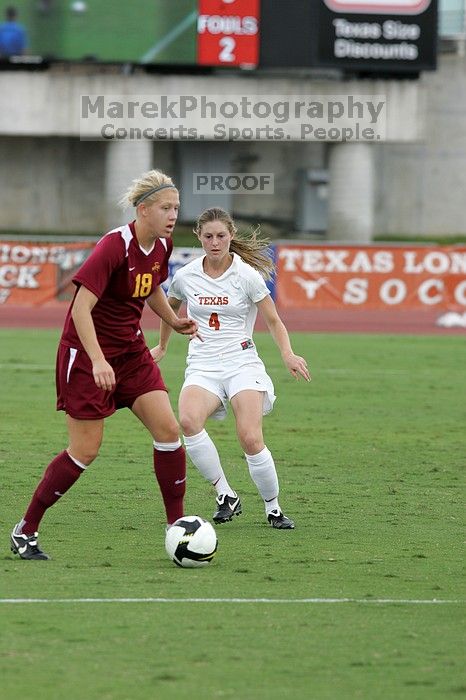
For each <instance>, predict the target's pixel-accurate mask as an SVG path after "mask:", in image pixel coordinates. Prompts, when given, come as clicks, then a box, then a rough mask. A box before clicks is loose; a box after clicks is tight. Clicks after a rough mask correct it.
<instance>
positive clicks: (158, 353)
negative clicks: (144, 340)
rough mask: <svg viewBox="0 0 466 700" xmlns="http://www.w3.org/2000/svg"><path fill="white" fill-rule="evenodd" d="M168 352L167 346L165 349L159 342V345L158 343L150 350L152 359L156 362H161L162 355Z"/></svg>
mask: <svg viewBox="0 0 466 700" xmlns="http://www.w3.org/2000/svg"><path fill="white" fill-rule="evenodd" d="M166 352H167V350H166V348H165V349H164V348H162V346H161V345H160V344H159V345H156V346H155V348H152V350H151V351H150V354H151V355H152V359H153V360H154V362H160V360H161V359H162V357H165V353H166Z"/></svg>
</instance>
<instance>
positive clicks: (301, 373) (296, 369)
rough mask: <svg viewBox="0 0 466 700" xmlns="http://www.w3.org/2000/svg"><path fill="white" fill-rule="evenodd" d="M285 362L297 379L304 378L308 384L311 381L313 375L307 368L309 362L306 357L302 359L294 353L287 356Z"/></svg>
mask: <svg viewBox="0 0 466 700" xmlns="http://www.w3.org/2000/svg"><path fill="white" fill-rule="evenodd" d="M283 361H284V363H285V365H286V366H287V368H288V371H289V372H290V374H292V375H293V377H294V378H295V379H299V377H303V379H305V380H306V381H307V382H310V381H311V374H310V372H309V370H308V368H307V362H306V360H305V359H304V357H300V356H299V355H295V354H294V353H289V354H288V355H285V357H284V358H283Z"/></svg>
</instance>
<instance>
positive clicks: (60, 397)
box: [11, 170, 197, 559]
mask: <svg viewBox="0 0 466 700" xmlns="http://www.w3.org/2000/svg"><path fill="white" fill-rule="evenodd" d="M124 199H125V201H127V202H129V203H131V204H132V205H133V206H135V207H136V219H135V221H133V222H132V223H131V224H128V225H125V226H122V227H120V228H117V229H115V230H113V231H110V232H109V233H107V234H106V235H105V236H103V238H101V239H100V241H99V242H98V243H97V245H96V246H95V248H94V250H93V251H92V253H91V255H90V256H89V258H88V259H87V260H86V261H85V262H84V264H83V265H82V266H81V268H80V269H79V270H78V272H77V273H76V275H75V276H74V278H73V281H74V283H75V285H76V292H75V295H74V298H73V301H72V302H71V305H70V308H69V311H68V314H67V316H66V320H65V325H64V329H63V333H62V336H61V339H60V344H59V348H58V354H57V367H56V384H57V410H63V411H65V412H66V421H67V427H68V435H69V443H68V447H67V448H66V450H64V451H63V452H61V453H60V454H59V455H57V457H55V459H54V460H52V462H51V463H50V464H49V465H48V467H47V469H46V470H45V473H44V476H43V478H42V480H41V482H40V483H39V485H38V486H37V488H36V490H35V492H34V494H33V497H32V500H31V502H30V504H29V507H28V509H27V511H26V513H25V515H24V517H23V519H22V520H21V521H20V522H19V523H18V524H17V525H16V526H15V528H14V529H13V532H12V533H11V549H12V551H13V552H14V553H16V554H19V556H20V557H21V558H22V559H48V558H49V557H48V556H47V554H45V553H44V552H42V551H41V549H40V548H39V544H38V529H39V523H40V521H41V519H42V517H43V515H44V513H45V511H46V510H47V509H48V508H50V506H52V505H53V504H54V503H56V501H58V500H59V498H61V496H63V495H64V494H65V493H66V491H68V489H69V488H70V487H71V486H72V485H73V484H74V483H75V481H76V480H77V479H78V478H79V477H80V476H81V474H82V473H83V471H84V470H85V469H86V467H87V466H88V465H89V464H90V463H91V462H92V461H93V460H94V459H95V458H96V457H97V454H98V452H99V448H100V445H101V442H102V437H103V430H104V419H105V418H107V416H110V415H112V413H114V412H115V411H116V410H117V409H118V408H123V407H128V408H130V409H131V410H132V412H133V413H134V414H135V415H136V416H137V417H138V418H139V420H140V421H141V422H142V423H143V424H144V425H145V426H146V428H147V429H148V431H149V432H150V434H151V435H152V438H153V441H154V442H153V444H154V451H153V452H154V470H155V475H156V477H157V481H158V483H159V486H160V490H161V493H162V497H163V501H164V505H165V511H166V515H167V523H168V524H171V523H173V522H174V521H175V520H177V518H179V517H181V516H182V515H183V498H184V493H185V487H186V459H185V452H184V449H183V447H182V446H181V442H180V437H179V426H178V423H177V420H176V418H175V416H174V413H173V410H172V408H171V405H170V402H169V399H168V395H167V391H166V388H165V384H164V382H163V379H162V376H161V374H160V370H159V368H158V365H157V364H156V363H154V360H153V359H152V356H151V353H150V351H149V349H148V347H147V345H146V341H145V339H144V335H143V333H142V330H141V328H140V320H141V314H142V311H143V308H144V304H145V303H146V302H147V304H148V305H149V306H150V308H151V309H152V310H153V311H154V312H155V313H156V314H157V315H158V316H159V317H160V318H161V319H163V320H164V321H166V322H167V323H168V324H169V325H170V326H171V327H172V328H173V329H174V330H175V331H177V332H178V333H182V334H183V335H189V336H191V337H194V336H195V335H196V333H197V324H196V322H195V321H192V320H191V319H188V318H178V317H177V315H176V314H175V312H174V311H173V310H172V309H171V308H170V306H169V305H168V303H167V300H166V297H165V294H164V292H163V290H162V288H161V287H160V284H161V283H162V282H163V281H164V280H165V279H166V278H167V276H168V259H169V257H170V254H171V252H172V248H173V243H172V240H171V234H172V232H173V228H174V226H175V222H176V219H177V216H178V208H179V196H178V190H177V189H176V187H175V185H174V184H173V182H172V181H171V179H170V178H169V177H168V176H166V175H164V174H163V173H161V172H160V171H157V170H151V171H149V172H148V173H145V174H144V175H142V176H141V178H139V179H138V180H135V181H134V182H133V184H132V186H131V187H130V188H129V190H128V192H127V193H126V195H125V198H124Z"/></svg>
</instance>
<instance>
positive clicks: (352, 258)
mask: <svg viewBox="0 0 466 700" xmlns="http://www.w3.org/2000/svg"><path fill="white" fill-rule="evenodd" d="M276 261H277V286H276V294H277V302H278V304H279V306H280V307H282V308H291V307H294V308H303V309H305V308H307V309H311V308H329V309H330V308H340V309H341V308H344V309H351V308H364V309H389V308H392V309H393V308H395V309H426V308H438V309H449V310H452V311H464V310H465V309H466V247H464V246H463V247H459V246H451V247H443V246H442V247H435V248H434V247H424V246H411V247H391V246H387V247H382V246H380V247H377V246H366V247H364V246H354V247H353V246H347V247H345V246H336V245H335V246H333V245H329V246H300V245H289V246H287V245H279V246H277V250H276Z"/></svg>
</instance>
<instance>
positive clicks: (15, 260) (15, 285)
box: [0, 240, 95, 306]
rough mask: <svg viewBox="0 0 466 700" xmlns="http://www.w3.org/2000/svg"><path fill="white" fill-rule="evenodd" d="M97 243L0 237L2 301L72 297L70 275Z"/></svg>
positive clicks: (33, 302)
mask: <svg viewBox="0 0 466 700" xmlns="http://www.w3.org/2000/svg"><path fill="white" fill-rule="evenodd" d="M94 245H95V243H94V242H92V241H90V242H87V241H84V242H80V243H59V244H56V243H34V242H23V241H1V240H0V304H20V305H22V304H24V305H28V306H36V305H40V304H45V303H48V302H60V301H69V300H70V299H71V298H72V295H73V293H74V285H73V284H72V282H71V278H72V277H73V275H74V273H75V272H76V270H77V269H78V268H79V267H80V266H81V264H82V263H83V262H84V260H85V259H86V258H87V256H88V255H89V253H90V251H91V250H92V248H93V247H94Z"/></svg>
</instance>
